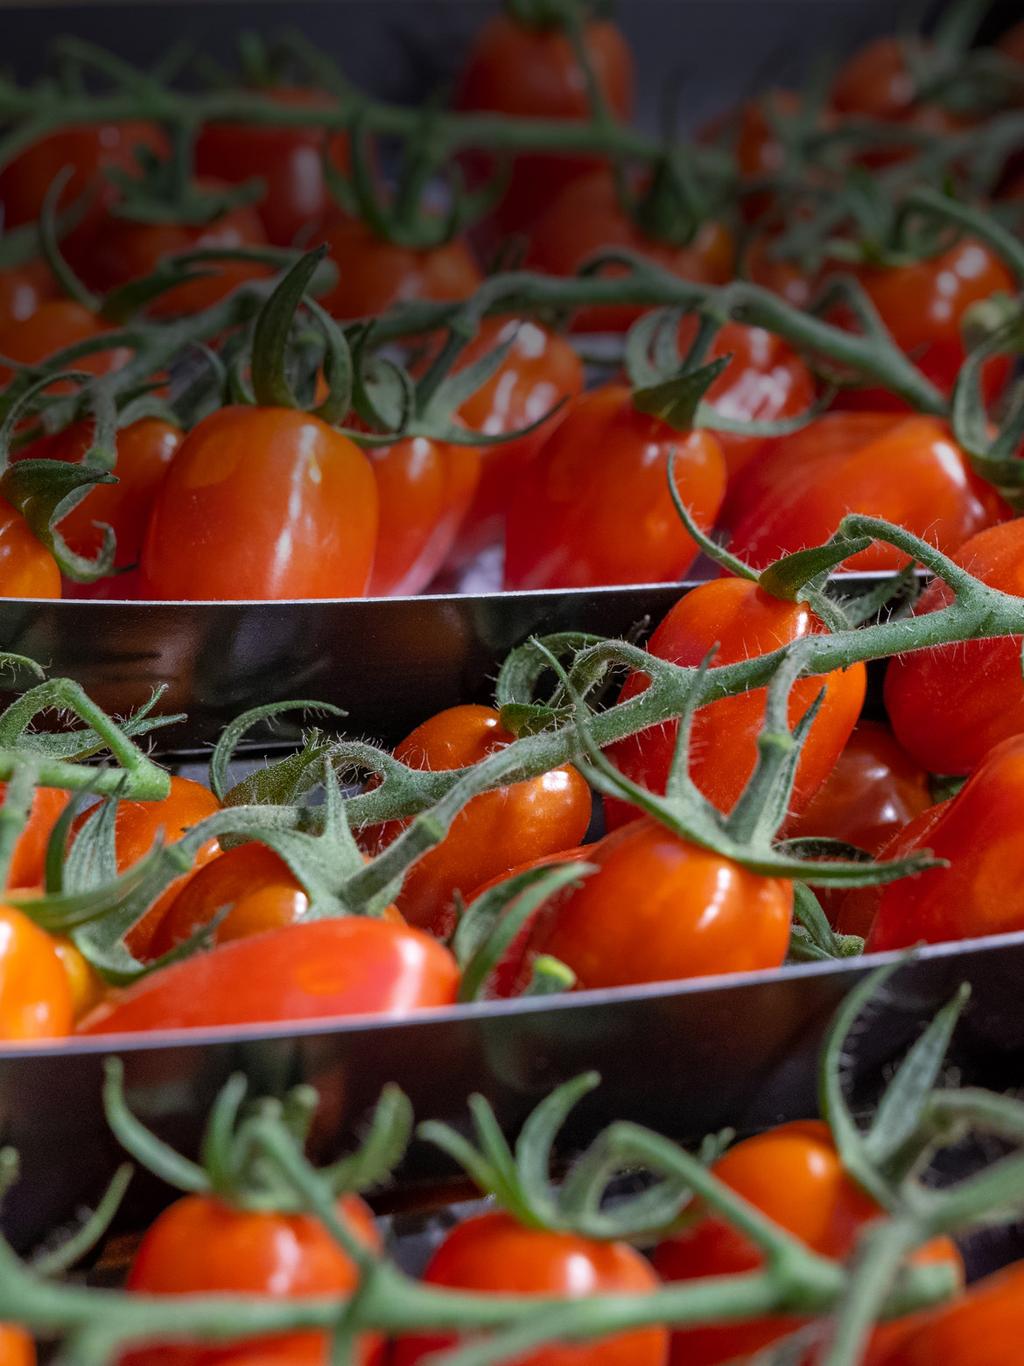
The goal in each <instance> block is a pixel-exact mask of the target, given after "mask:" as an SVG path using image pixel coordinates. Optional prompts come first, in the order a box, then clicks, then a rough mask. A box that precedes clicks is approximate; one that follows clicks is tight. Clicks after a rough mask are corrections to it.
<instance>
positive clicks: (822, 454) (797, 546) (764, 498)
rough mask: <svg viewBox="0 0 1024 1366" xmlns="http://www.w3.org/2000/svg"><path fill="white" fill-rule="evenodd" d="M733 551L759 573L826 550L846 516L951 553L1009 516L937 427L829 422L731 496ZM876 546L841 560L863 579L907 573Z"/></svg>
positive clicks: (777, 452) (796, 439)
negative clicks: (872, 520) (875, 521)
mask: <svg viewBox="0 0 1024 1366" xmlns="http://www.w3.org/2000/svg"><path fill="white" fill-rule="evenodd" d="M730 493H731V495H732V496H731V497H730V504H729V509H728V513H727V516H728V519H729V522H730V525H731V526H732V538H731V539H730V541H729V549H730V550H732V551H733V552H734V553H735V554H737V555H739V556H740V557H741V558H742V559H744V560H746V561H747V562H748V563H749V564H752V565H755V566H756V567H758V568H764V567H765V566H766V565H768V564H771V562H772V561H773V560H775V559H777V558H778V557H779V556H780V555H786V554H789V553H790V552H792V551H795V550H803V549H804V548H805V547H807V546H815V545H821V544H822V543H823V542H825V541H827V540H828V539H829V537H830V536H831V535H832V534H833V532H834V531H835V529H836V527H837V526H838V525H839V522H840V520H841V519H842V518H843V517H844V516H845V515H846V513H848V512H859V513H863V514H865V515H867V516H870V517H883V518H885V520H886V521H889V522H895V523H896V524H897V525H898V526H901V527H905V528H906V530H907V531H910V532H913V533H914V535H916V536H921V537H924V538H925V539H927V540H928V541H930V542H931V543H932V544H933V545H935V546H937V547H938V549H939V550H942V551H944V552H945V553H947V554H949V553H951V552H952V551H955V550H956V549H957V547H958V546H961V545H963V543H964V541H966V540H967V538H968V537H969V536H973V535H974V533H975V532H976V531H980V530H981V529H982V527H985V526H988V525H990V524H991V523H992V522H995V521H999V520H1000V519H1001V518H1003V517H1004V516H1006V515H1007V509H1006V505H1005V504H1004V503H1003V501H1002V499H1001V498H1000V497H999V495H998V494H997V493H996V492H995V491H994V490H993V489H992V487H991V485H989V484H987V483H986V482H985V481H984V480H983V479H981V478H980V477H979V476H978V475H976V474H975V473H974V472H973V470H972V469H971V467H970V463H969V461H968V459H967V457H966V455H965V454H964V452H963V451H962V450H961V449H960V447H959V446H958V445H957V444H956V442H955V441H954V440H953V438H952V436H951V435H950V433H949V429H948V428H947V427H946V425H945V424H944V423H943V422H941V421H940V420H939V419H938V418H934V417H924V416H917V415H909V416H906V417H901V416H899V415H897V414H892V415H888V414H885V413H851V414H846V413H829V414H826V416H824V417H821V418H819V419H818V420H817V421H815V422H812V423H811V424H810V425H809V426H807V427H805V428H803V430H802V431H799V432H797V433H796V434H795V435H794V436H788V437H780V438H778V439H777V440H774V441H770V442H768V443H767V444H766V446H765V447H764V449H763V450H762V451H761V453H760V454H759V455H758V456H756V457H755V458H754V460H753V461H752V462H751V464H750V466H749V467H748V469H747V470H746V471H745V474H744V478H743V479H742V480H740V481H738V483H737V485H736V488H735V490H734V491H733V490H730ZM906 559H907V557H906V554H905V553H904V552H903V551H902V550H897V549H895V547H893V546H890V545H883V544H882V543H881V542H875V543H874V544H873V545H871V546H869V547H868V548H867V550H862V551H860V552H859V553H858V554H856V555H851V556H850V558H849V559H848V560H844V561H843V564H842V568H843V569H846V570H850V571H858V572H861V573H870V572H874V571H878V570H893V569H902V568H903V566H904V565H905V564H906Z"/></svg>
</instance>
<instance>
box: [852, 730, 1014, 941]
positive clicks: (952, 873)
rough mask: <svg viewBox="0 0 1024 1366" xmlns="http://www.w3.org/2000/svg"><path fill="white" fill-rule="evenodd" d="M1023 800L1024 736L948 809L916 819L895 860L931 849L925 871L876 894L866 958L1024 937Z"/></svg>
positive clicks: (978, 773)
mask: <svg viewBox="0 0 1024 1366" xmlns="http://www.w3.org/2000/svg"><path fill="white" fill-rule="evenodd" d="M1022 794H1024V736H1020V735H1016V736H1013V737H1012V738H1011V739H1009V740H1004V741H1003V743H1002V744H1001V745H997V746H996V748H995V749H994V750H992V752H991V753H990V754H989V755H988V756H987V757H986V758H985V759H984V760H982V762H981V764H980V765H979V767H978V768H976V769H975V771H974V772H973V773H972V774H971V776H970V778H968V780H967V782H966V784H965V785H964V787H963V788H962V789H961V790H960V792H958V793H957V795H956V796H955V797H954V798H952V800H951V801H947V802H942V803H941V804H940V805H939V806H938V807H933V808H931V810H930V812H925V813H924V815H923V816H921V817H919V820H920V822H921V824H920V825H917V826H911V827H908V828H907V830H905V831H904V832H903V838H902V839H900V840H899V841H898V845H897V847H898V849H899V852H900V853H907V852H909V851H910V850H911V849H917V850H920V849H930V850H931V851H932V853H933V854H934V855H935V857H936V858H940V859H946V860H948V861H949V865H950V866H949V867H948V868H930V869H928V871H927V872H924V873H919V874H918V875H917V876H916V877H912V878H903V879H901V880H900V881H899V882H893V883H890V884H889V885H888V886H886V887H884V888H883V889H882V890H881V891H880V893H879V894H878V901H877V906H878V910H877V913H876V915H875V918H874V921H873V923H872V926H871V933H870V935H869V936H868V942H867V947H868V949H870V950H878V951H882V950H885V949H897V948H902V947H903V946H904V945H910V944H916V943H918V942H919V941H921V940H923V941H924V942H925V943H928V944H937V943H943V942H945V941H947V940H953V939H973V938H975V937H976V936H979V935H989V934H1005V933H1007V932H1008V931H1010V930H1020V929H1024V861H1022V859H1021V854H1020V841H1019V838H1018V831H1017V827H1016V822H1015V821H1014V817H1013V813H1014V811H1015V809H1016V803H1017V802H1019V801H1020V799H1021V795H1022Z"/></svg>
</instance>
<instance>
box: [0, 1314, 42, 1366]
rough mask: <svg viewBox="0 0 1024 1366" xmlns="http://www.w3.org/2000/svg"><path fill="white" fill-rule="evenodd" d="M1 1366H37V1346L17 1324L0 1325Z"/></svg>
mask: <svg viewBox="0 0 1024 1366" xmlns="http://www.w3.org/2000/svg"><path fill="white" fill-rule="evenodd" d="M0 1366H36V1349H35V1344H34V1343H33V1341H32V1339H31V1338H30V1337H29V1335H28V1333H26V1332H25V1330H24V1328H20V1327H19V1326H18V1324H16V1323H0Z"/></svg>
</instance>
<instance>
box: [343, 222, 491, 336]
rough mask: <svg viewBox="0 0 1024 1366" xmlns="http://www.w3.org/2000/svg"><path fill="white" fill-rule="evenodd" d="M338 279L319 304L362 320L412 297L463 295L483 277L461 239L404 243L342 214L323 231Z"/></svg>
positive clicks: (348, 316) (446, 297) (441, 297)
mask: <svg viewBox="0 0 1024 1366" xmlns="http://www.w3.org/2000/svg"><path fill="white" fill-rule="evenodd" d="M327 242H328V245H329V247H330V259H331V260H332V261H334V263H335V265H336V266H337V267H338V283H337V284H336V285H335V286H334V288H333V289H331V290H329V291H328V292H327V293H326V294H325V295H323V297H322V298H321V300H320V302H321V303H322V304H323V306H324V308H326V309H327V311H328V313H331V314H333V316H334V317H336V318H346V319H348V318H363V317H370V316H371V315H372V314H374V313H382V312H383V311H384V310H385V309H387V308H390V307H391V305H392V304H398V303H407V302H408V301H409V300H412V299H466V298H468V297H469V295H470V294H472V293H473V292H474V290H475V289H476V288H477V287H478V286H479V285H480V283H481V280H482V276H481V274H480V272H479V270H478V269H477V266H476V263H475V261H474V260H473V257H472V255H471V254H470V251H469V248H468V246H467V245H466V243H465V242H464V241H463V240H462V239H461V238H459V237H456V238H453V240H452V241H451V242H445V243H443V244H442V245H441V246H438V247H423V248H413V247H403V246H401V245H400V244H399V243H397V242H387V241H384V239H383V238H380V237H378V236H376V234H375V233H374V232H373V230H372V228H370V227H369V226H368V225H367V224H366V223H363V222H362V221H361V220H359V219H354V218H343V219H342V220H341V221H340V222H338V223H336V224H335V225H334V226H333V227H332V228H331V229H330V231H329V232H328V233H327Z"/></svg>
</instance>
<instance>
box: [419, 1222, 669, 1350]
mask: <svg viewBox="0 0 1024 1366" xmlns="http://www.w3.org/2000/svg"><path fill="white" fill-rule="evenodd" d="M423 1279H424V1281H425V1282H426V1284H427V1285H436V1286H447V1287H448V1288H450V1289H453V1290H454V1289H458V1290H470V1291H480V1292H489V1293H492V1294H494V1293H507V1294H517V1295H531V1294H532V1295H549V1296H561V1297H564V1298H573V1299H575V1298H582V1297H585V1296H591V1295H596V1296H601V1295H616V1294H632V1295H637V1294H644V1293H645V1292H650V1291H653V1290H655V1289H656V1288H657V1286H658V1278H657V1276H655V1274H654V1272H653V1271H652V1270H651V1267H650V1264H649V1263H648V1262H647V1261H645V1260H644V1258H643V1257H642V1256H641V1255H640V1253H639V1252H637V1251H636V1250H635V1249H634V1248H632V1247H630V1246H629V1244H628V1243H620V1242H608V1243H600V1242H596V1241H594V1240H593V1239H589V1238H583V1237H581V1236H579V1235H578V1234H574V1233H557V1232H550V1231H549V1230H547V1229H536V1228H525V1227H524V1226H523V1225H522V1224H519V1223H517V1222H516V1221H515V1220H514V1219H513V1218H512V1217H511V1216H510V1215H508V1214H504V1213H500V1212H491V1213H488V1214H479V1215H476V1216H474V1217H472V1218H470V1219H464V1220H463V1221H462V1223H460V1224H458V1225H456V1227H455V1228H454V1229H452V1231H451V1232H450V1233H449V1234H448V1235H447V1237H446V1238H445V1240H444V1242H443V1243H442V1244H441V1246H440V1247H439V1248H438V1249H437V1251H436V1252H435V1253H434V1255H433V1257H432V1258H431V1260H430V1263H429V1264H428V1266H427V1269H426V1271H425V1273H424V1277H423ZM458 1341H459V1339H458V1338H457V1337H455V1336H449V1335H441V1334H434V1335H431V1336H427V1335H421V1334H416V1335H412V1334H410V1335H408V1336H405V1337H401V1338H399V1339H398V1341H397V1343H396V1345H395V1355H394V1366H414V1364H415V1363H416V1362H420V1361H426V1360H427V1359H428V1358H429V1357H430V1356H431V1354H432V1353H436V1352H440V1351H442V1350H443V1349H445V1348H447V1347H452V1346H454V1345H455V1344H456V1343H457V1342H458ZM667 1344H668V1334H667V1333H666V1331H665V1329H664V1328H654V1327H652V1328H638V1329H634V1330H633V1331H632V1332H629V1333H620V1334H617V1335H616V1336H615V1337H611V1338H597V1339H595V1340H594V1341H592V1342H588V1343H586V1344H585V1345H584V1344H581V1345H579V1346H569V1345H562V1344H552V1345H551V1346H550V1347H541V1348H538V1349H537V1350H536V1351H534V1352H530V1353H529V1354H528V1355H527V1356H523V1357H517V1359H516V1361H517V1366H665V1361H666V1351H667Z"/></svg>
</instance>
